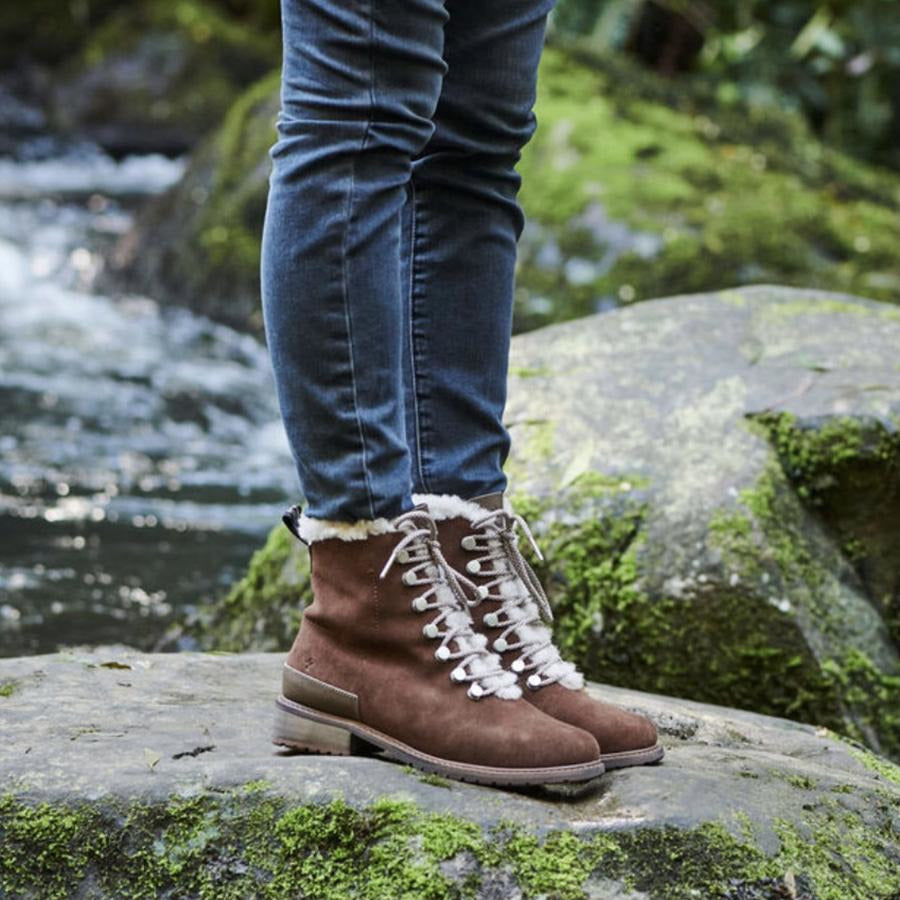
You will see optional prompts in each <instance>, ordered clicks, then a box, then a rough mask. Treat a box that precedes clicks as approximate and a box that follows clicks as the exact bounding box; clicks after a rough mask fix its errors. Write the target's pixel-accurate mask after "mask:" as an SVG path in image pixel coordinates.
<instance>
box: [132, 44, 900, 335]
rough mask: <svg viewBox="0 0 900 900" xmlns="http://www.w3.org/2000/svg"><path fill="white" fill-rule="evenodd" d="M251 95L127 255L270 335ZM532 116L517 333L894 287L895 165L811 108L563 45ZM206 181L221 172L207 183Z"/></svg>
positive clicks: (143, 269)
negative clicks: (565, 323) (578, 321)
mask: <svg viewBox="0 0 900 900" xmlns="http://www.w3.org/2000/svg"><path fill="white" fill-rule="evenodd" d="M268 90H269V92H270V94H269V98H268V100H265V99H264V98H262V96H261V95H260V93H259V90H258V89H254V93H253V95H252V96H253V97H254V98H255V99H256V100H258V101H259V102H260V104H262V106H263V107H264V108H265V110H266V116H268V115H269V112H270V111H271V110H277V106H278V84H277V81H276V80H275V79H274V78H273V80H272V81H271V82H269V87H268ZM247 110H248V101H247V99H246V98H242V99H241V100H240V101H238V104H237V108H236V111H235V112H234V113H233V114H232V115H230V116H229V118H228V120H227V121H226V123H225V125H224V126H223V128H222V132H221V134H220V136H219V137H218V138H217V139H216V140H217V142H218V144H219V145H220V146H221V147H224V148H236V152H232V151H229V150H228V149H226V150H225V152H220V153H218V154H213V155H211V154H210V152H209V148H208V147H204V148H202V149H200V150H198V151H197V155H196V158H195V159H194V160H193V162H192V163H191V166H190V169H189V171H188V174H187V176H186V177H185V180H184V181H183V183H182V184H181V185H180V186H177V187H176V188H175V189H173V192H172V194H170V195H167V196H165V197H163V198H161V199H159V200H158V201H156V202H155V204H154V211H151V212H150V213H149V214H148V216H147V217H146V218H145V219H144V220H143V222H140V223H139V224H138V226H137V230H136V232H135V233H134V234H132V235H130V236H129V237H128V239H127V241H126V245H125V246H126V247H127V248H128V252H126V254H125V255H126V257H129V258H132V257H133V258H135V259H136V260H137V264H136V265H135V266H134V267H133V268H132V269H130V270H129V274H130V275H131V276H132V277H131V278H130V279H129V284H130V285H131V286H133V287H136V288H137V289H138V290H140V291H142V292H145V293H148V294H150V295H151V296H154V297H160V298H164V299H166V300H168V301H170V302H176V303H183V304H187V305H189V306H191V307H194V308H199V309H202V310H203V311H204V312H206V313H208V314H210V315H212V316H214V317H216V318H218V319H221V320H223V321H226V322H228V323H229V324H232V325H235V326H237V327H243V328H248V329H250V330H253V331H255V332H256V333H261V332H262V323H261V317H260V315H259V312H258V307H259V287H258V285H259V244H260V241H259V238H260V234H261V230H262V219H263V213H264V210H265V198H266V192H267V189H268V179H267V178H263V177H261V176H262V174H263V172H265V174H266V175H267V174H268V170H269V160H268V157H267V151H268V148H269V147H270V146H271V144H272V143H273V142H274V139H275V135H274V132H273V131H272V129H271V128H270V127H269V120H268V118H265V119H261V118H260V117H258V116H254V115H247V114H246V112H247ZM536 115H537V119H538V129H537V132H536V134H535V136H534V138H533V139H532V141H531V143H530V144H529V145H528V146H527V147H526V148H525V150H524V153H523V156H522V160H521V162H520V164H519V170H520V172H521V174H522V177H523V186H522V193H521V201H522V205H523V207H524V209H525V212H526V214H527V224H526V231H525V233H524V234H523V236H522V239H521V241H520V244H519V266H518V275H517V279H518V280H517V293H516V313H515V330H516V331H524V330H528V329H531V328H535V327H538V326H541V325H544V324H548V323H550V322H557V321H562V320H566V319H570V318H572V317H574V316H580V315H586V314H589V313H592V312H595V311H597V310H598V309H606V308H609V307H613V306H616V305H620V304H627V303H631V302H634V301H639V300H645V299H647V298H651V297H659V296H663V295H671V294H675V293H679V292H685V291H700V290H714V289H720V288H724V287H731V286H735V285H741V284H746V283H753V282H763V281H765V282H775V283H780V284H791V285H798V286H804V287H806V286H809V287H815V288H828V289H839V290H844V291H849V292H853V293H856V294H859V295H862V296H867V297H871V298H873V299H877V300H884V301H887V302H897V300H898V297H900V255H898V253H897V236H898V235H897V218H898V215H900V176H898V175H897V174H895V173H892V172H889V171H882V170H880V169H878V168H875V167H871V166H867V165H865V164H864V163H861V162H859V161H858V160H854V159H852V158H850V157H847V156H844V155H842V154H840V153H838V152H836V151H834V150H831V149H829V148H828V147H826V146H824V145H823V144H821V143H819V142H818V141H817V140H816V139H815V138H814V137H812V136H811V135H810V133H809V131H808V130H807V129H806V127H805V125H804V124H803V121H802V119H801V118H800V117H799V116H791V115H788V114H785V113H781V112H778V111H777V110H771V109H759V108H755V107H749V106H745V105H742V104H738V105H734V106H724V105H722V104H721V102H720V101H719V100H718V99H717V97H716V96H715V93H714V92H713V91H712V90H711V89H710V88H709V86H707V85H704V84H703V83H701V82H695V81H693V80H691V79H690V78H689V77H687V76H685V77H682V78H679V79H663V78H660V77H658V76H657V75H655V74H653V73H650V72H647V71H645V70H643V69H642V68H641V67H640V66H639V65H637V64H636V63H634V62H632V61H630V60H628V59H627V58H624V57H620V56H617V55H615V54H608V55H605V56H603V57H594V56H592V55H591V54H589V53H585V52H583V51H581V50H579V49H578V48H573V47H569V46H565V47H561V46H556V45H551V46H548V47H547V48H546V50H545V52H544V57H543V61H542V64H541V70H540V76H539V81H538V98H537V105H536ZM272 116H273V117H274V113H272ZM251 151H252V152H251ZM211 167H212V169H213V170H217V169H219V168H221V169H222V171H223V174H221V175H220V174H219V173H218V172H217V171H212V172H210V168H211ZM241 167H245V168H246V169H247V172H246V175H245V177H240V176H239V175H236V173H238V172H239V171H240V169H241ZM198 181H199V182H200V183H201V184H203V185H206V186H208V185H209V184H211V183H213V182H215V184H216V185H218V187H217V188H216V189H215V190H213V191H212V193H209V194H206V193H203V191H200V192H199V193H198V192H197V190H196V186H197V183H198ZM234 183H240V185H241V188H240V190H239V199H238V200H234V199H233V198H232V197H231V196H230V193H229V191H230V188H231V186H232V185H233V184H234ZM235 205H238V206H239V207H240V211H241V214H240V216H239V217H238V224H234V219H235V217H234V216H233V215H232V213H233V212H234V206H235ZM201 207H205V209H201ZM192 210H196V211H197V215H193V214H192V213H191V211H192ZM223 211H224V213H225V216H224V218H223V216H222V214H223ZM220 219H221V220H222V224H221V225H219V226H217V225H216V222H217V221H218V220H220ZM161 223H162V224H161ZM144 261H146V262H144Z"/></svg>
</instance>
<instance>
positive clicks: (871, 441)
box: [753, 413, 900, 645]
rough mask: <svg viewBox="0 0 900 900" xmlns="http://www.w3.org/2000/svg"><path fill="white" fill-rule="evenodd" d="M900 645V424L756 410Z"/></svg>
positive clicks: (783, 463)
mask: <svg viewBox="0 0 900 900" xmlns="http://www.w3.org/2000/svg"><path fill="white" fill-rule="evenodd" d="M753 421H754V422H756V423H757V424H758V425H760V426H761V427H762V428H763V430H764V432H765V434H766V436H767V437H768V438H769V440H770V441H771V443H772V445H773V446H774V448H775V450H776V452H777V454H778V458H779V461H780V463H781V466H782V468H783V469H784V472H785V474H786V475H787V477H788V479H789V480H790V482H791V484H792V485H793V487H794V490H795V491H796V492H797V495H798V496H799V497H800V498H801V499H802V500H803V501H804V502H805V503H806V504H807V505H808V506H810V507H811V508H812V509H813V510H814V511H815V512H816V514H817V515H818V516H819V517H821V519H822V521H823V522H824V524H825V525H826V527H827V528H828V529H829V530H830V531H831V532H832V533H833V534H834V538H835V541H836V542H837V544H838V545H839V546H840V547H841V548H842V549H843V552H844V555H845V556H846V558H847V559H848V561H849V563H850V564H851V565H852V566H853V568H854V569H855V570H856V573H857V575H858V576H859V578H860V580H861V582H862V584H863V585H864V587H865V589H866V591H867V593H868V595H869V597H870V599H871V600H872V603H873V604H874V605H875V607H876V608H877V609H878V610H879V612H881V614H882V616H883V617H884V619H885V622H886V623H887V626H888V630H889V632H890V633H891V636H892V638H893V639H894V641H895V642H896V643H897V644H898V645H900V432H898V431H896V430H889V429H888V428H887V427H886V425H885V423H884V422H881V421H878V420H876V419H871V418H853V417H849V416H838V417H829V418H823V419H811V420H805V421H800V420H798V419H797V417H796V416H793V415H791V414H789V413H777V414H775V413H769V414H765V415H759V416H754V417H753Z"/></svg>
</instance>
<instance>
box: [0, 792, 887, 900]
mask: <svg viewBox="0 0 900 900" xmlns="http://www.w3.org/2000/svg"><path fill="white" fill-rule="evenodd" d="M809 829H810V834H811V835H813V836H814V837H815V840H814V841H809V840H804V835H803V833H802V831H801V830H799V829H797V828H796V827H795V826H794V825H792V824H790V823H787V822H783V823H779V825H778V834H779V838H780V840H781V847H780V850H779V852H778V853H777V855H776V856H774V857H769V856H767V855H766V854H764V853H763V852H762V851H761V850H760V849H759V848H758V847H757V846H756V845H755V843H754V842H753V840H752V839H751V838H750V837H749V836H741V837H735V836H734V835H733V834H732V833H731V832H730V831H729V830H726V828H725V827H723V826H722V825H721V824H719V823H708V824H706V825H703V826H701V827H699V828H695V829H690V830H687V829H685V830H682V829H677V828H673V827H664V828H639V829H635V830H629V831H624V832H610V833H606V832H604V833H597V834H594V835H588V836H578V835H575V834H573V833H571V832H568V831H552V832H550V833H549V834H546V835H544V836H543V837H539V836H537V835H535V834H533V833H531V832H529V831H527V830H526V829H523V828H522V827H520V826H516V825H512V824H500V825H498V826H496V827H494V828H492V829H489V830H487V831H485V830H484V829H483V828H482V827H481V826H479V825H477V824H475V823H473V822H470V821H467V820H465V819H460V818H458V817H455V816H452V815H448V814H438V813H427V812H423V811H422V810H420V809H418V808H417V807H415V806H414V805H412V804H409V803H406V802H400V801H395V800H391V799H382V800H379V801H377V802H375V803H373V804H372V805H371V806H369V807H367V808H365V809H356V808H355V807H353V806H350V805H348V804H347V803H345V802H344V801H342V800H340V799H337V800H333V801H332V802H330V803H328V804H322V805H315V804H310V805H300V806H295V805H291V804H290V803H287V802H286V801H284V800H283V799H281V798H278V797H274V796H272V795H271V794H269V793H267V792H266V791H265V789H260V788H258V787H250V788H249V789H245V790H236V791H231V792H219V793H216V794H202V795H199V796H195V797H190V798H173V799H172V800H171V801H169V802H168V803H159V804H150V805H144V804H128V805H122V804H116V803H114V802H111V801H102V802H98V803H96V804H94V805H90V804H82V805H79V806H71V807H68V806H51V805H48V804H46V803H43V804H41V803H38V804H29V803H25V802H23V801H21V800H18V799H16V798H14V797H11V796H6V797H4V798H2V799H0V837H2V841H0V887H2V888H3V890H4V891H5V892H7V893H9V894H14V895H16V896H30V897H38V896H39V897H42V898H55V897H68V896H73V895H74V894H76V893H78V891H79V890H80V889H81V890H83V889H85V888H87V887H88V886H89V887H90V891H91V894H92V896H109V897H156V896H161V895H168V896H199V897H217V898H218V897H224V898H231V897H233V898H238V897H246V896H259V897H271V898H282V897H283V898H288V897H297V896H304V897H306V896H308V897H316V898H322V900H330V898H334V900H343V898H345V897H349V896H353V897H360V898H372V900H375V898H378V900H382V898H383V900H396V898H410V900H412V898H416V900H420V898H432V900H443V898H461V897H474V896H475V895H476V892H477V891H478V889H479V887H481V886H482V885H483V884H485V883H486V882H487V881H488V879H496V878H497V877H498V876H500V877H506V878H509V879H512V881H513V882H514V883H515V884H516V885H518V887H519V889H520V890H521V891H522V893H523V895H524V896H525V897H538V896H541V897H546V898H559V900H576V898H582V897H586V896H587V887H588V886H589V885H590V883H591V882H592V881H597V880H601V879H602V880H609V881H612V882H614V883H619V884H621V885H623V886H624V887H626V888H627V889H628V890H637V891H644V892H646V893H647V894H648V895H649V896H651V897H667V898H669V897H691V896H776V895H777V894H774V893H769V894H753V893H750V891H751V890H752V889H761V888H763V887H766V886H768V888H769V889H770V891H774V890H775V888H776V887H778V886H779V885H780V886H782V887H783V886H784V884H785V879H786V878H787V877H788V873H791V876H792V877H793V878H794V879H795V880H796V879H801V880H803V881H804V882H805V883H807V884H808V885H809V886H810V888H811V890H813V891H814V892H815V896H816V897H819V898H821V900H831V898H841V900H845V898H852V897H862V896H863V893H862V891H866V893H865V896H866V897H867V898H872V900H874V898H879V897H885V898H886V897H890V896H891V894H892V892H893V891H895V890H897V888H898V887H900V875H898V869H897V868H896V865H895V864H896V845H894V846H893V850H892V844H891V840H892V838H893V837H895V835H893V834H892V833H891V832H890V830H889V826H886V825H882V824H878V825H876V826H875V827H868V828H867V827H865V826H864V825H863V823H862V821H861V820H860V819H859V817H858V816H857V815H856V814H855V813H852V812H850V811H849V810H847V809H845V808H844V807H842V806H840V805H839V804H837V803H831V804H829V805H827V807H824V808H823V809H821V810H818V809H817V810H815V811H813V812H812V813H811V815H810V825H809ZM449 860H456V861H458V862H459V863H460V865H458V866H454V867H449V868H443V867H442V865H441V864H442V863H444V862H446V861H449ZM741 890H744V891H747V892H748V893H746V894H741V893H740V891H741Z"/></svg>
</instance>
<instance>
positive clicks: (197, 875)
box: [0, 647, 900, 900]
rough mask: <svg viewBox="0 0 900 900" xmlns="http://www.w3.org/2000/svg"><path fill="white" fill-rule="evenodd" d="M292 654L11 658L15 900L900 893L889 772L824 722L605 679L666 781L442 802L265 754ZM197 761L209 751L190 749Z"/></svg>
mask: <svg viewBox="0 0 900 900" xmlns="http://www.w3.org/2000/svg"><path fill="white" fill-rule="evenodd" d="M281 660H282V657H281V655H280V654H247V655H235V656H229V655H209V654H192V653H186V654H162V655H152V654H141V653H137V652H135V651H131V650H128V649H126V648H123V647H105V648H96V649H93V650H83V651H82V650H77V649H76V650H72V651H70V652H67V653H64V654H56V655H51V656H38V657H23V658H17V659H5V660H0V682H4V683H14V684H15V685H16V688H15V690H13V691H12V692H10V693H9V694H8V695H0V716H2V720H3V730H4V740H3V742H2V744H0V778H2V783H3V785H4V789H3V793H2V794H0V889H2V891H3V892H4V893H5V894H7V895H10V896H31V897H44V896H50V895H54V896H76V895H82V894H84V895H87V894H89V895H90V896H96V897H119V896H123V895H125V894H126V893H127V894H129V895H131V894H135V895H141V896H143V895H152V896H163V895H165V896H196V895H200V894H214V895H216V896H251V895H256V894H259V893H263V892H264V893H266V895H271V896H298V895H302V896H316V897H329V898H331V897H334V898H339V897H346V896H355V895H357V894H361V895H368V894H364V886H366V887H365V889H366V890H368V891H369V892H370V893H371V892H373V891H374V890H375V886H377V887H378V889H379V891H380V892H378V891H375V892H374V893H373V894H372V895H373V896H384V897H399V896H416V897H419V896H428V897H434V898H444V897H447V898H449V897H454V896H458V894H459V891H460V890H461V889H462V886H463V885H466V886H467V888H466V890H468V891H469V892H470V894H471V895H474V896H478V897H484V898H489V897H491V898H493V897H516V896H521V897H538V896H543V897H560V898H579V897H592V898H604V900H610V898H625V897H629V898H636V897H651V898H652V897H671V896H727V897H741V898H756V897H766V898H772V897H780V896H785V897H797V896H808V897H815V898H821V900H827V898H835V900H836V898H841V900H843V898H848V897H866V898H887V897H890V896H892V894H893V892H895V891H896V890H897V889H898V888H900V879H898V872H900V856H898V848H897V844H896V840H895V837H894V836H895V831H893V830H892V829H896V827H897V812H896V811H897V808H898V800H900V780H898V779H900V773H898V770H897V768H896V767H894V766H892V765H890V764H889V763H886V762H884V761H880V760H878V759H877V758H876V757H874V756H873V755H872V754H870V753H868V752H867V751H864V750H862V749H859V748H855V747H853V746H851V745H850V744H847V743H845V742H843V741H841V740H839V739H837V738H836V737H835V736H833V735H831V734H829V733H827V732H826V731H824V730H821V729H815V728H812V727H810V726H805V725H798V724H795V723H792V722H788V721H785V720H781V719H773V718H767V717H764V716H758V715H753V714H750V713H745V712H740V711H737V710H729V709H723V708H718V707H713V706H706V705H703V704H698V703H691V702H688V701H681V700H672V699H669V698H666V697H660V696H652V695H647V694H638V693H636V692H633V691H626V690H621V689H616V688H611V687H606V686H600V685H593V686H592V687H591V690H592V691H594V692H597V693H598V694H602V695H603V696H605V697H607V698H609V699H611V700H613V701H614V702H618V703H622V704H624V705H627V706H630V707H634V708H638V709H641V710H642V711H644V712H646V713H647V714H648V715H650V716H651V717H653V718H654V719H656V720H658V721H661V720H662V719H664V718H665V717H667V716H668V717H677V718H680V719H685V720H687V719H689V720H692V721H695V722H696V723H697V730H696V732H695V733H694V734H693V735H692V736H690V737H686V738H679V737H673V736H664V742H665V744H666V748H667V755H666V758H665V761H664V762H663V764H662V765H659V766H651V767H644V768H639V769H625V770H620V771H615V772H609V773H607V774H606V775H604V776H603V777H602V778H601V779H600V780H599V781H598V782H597V784H596V785H594V786H593V787H592V788H591V789H590V790H588V791H586V792H584V793H583V794H582V795H581V796H580V797H579V798H577V799H574V800H569V801H566V802H559V801H556V800H553V799H551V798H548V797H547V796H543V795H541V793H540V792H534V791H531V792H525V791H521V792H512V791H500V790H495V789H491V788H484V787H477V786H474V785H466V784H462V783H455V782H454V783H449V784H441V785H436V784H433V783H431V782H430V780H429V779H427V778H424V777H423V776H421V775H420V774H419V773H417V772H416V771H415V770H413V769H410V768H408V767H404V766H401V765H398V764H395V763H392V762H390V761H386V760H382V759H379V758H340V757H316V756H303V755H295V756H291V755H286V754H283V753H281V752H279V751H277V750H276V748H274V747H273V746H271V745H270V744H269V743H268V742H267V729H268V726H269V716H270V713H271V710H272V700H273V697H274V692H275V690H276V685H277V684H278V677H279V676H278V673H279V669H280V665H281ZM197 747H209V748H211V749H209V750H208V751H206V752H202V753H194V752H193V750H194V749H195V748H197Z"/></svg>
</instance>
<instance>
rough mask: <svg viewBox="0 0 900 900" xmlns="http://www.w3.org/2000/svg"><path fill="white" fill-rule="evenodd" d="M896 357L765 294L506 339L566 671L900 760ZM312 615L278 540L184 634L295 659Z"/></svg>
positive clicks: (882, 311)
mask: <svg viewBox="0 0 900 900" xmlns="http://www.w3.org/2000/svg"><path fill="white" fill-rule="evenodd" d="M898 344H900V313H898V311H897V310H896V309H894V308H892V307H890V306H887V305H884V304H878V303H874V302H871V301H866V300H860V299H857V298H854V297H850V296H847V295H839V294H829V293H824V292H816V291H803V290H796V289H791V288H782V287H775V286H756V287H749V288H743V289H741V290H733V291H724V292H721V293H716V294H698V295H687V296H680V297H670V298H664V299H660V300H656V301H648V302H647V303H642V304H637V305H635V306H632V307H628V308H625V309H620V310H616V311H613V312H610V313H606V314H601V315H596V316H593V317H590V318H585V319H582V320H579V321H578V322H573V323H570V324H564V325H558V326H552V327H550V328H547V329H543V330H541V331H539V332H534V333H531V334H528V335H522V336H519V337H516V338H515V339H514V340H513V349H512V357H511V366H510V373H511V377H510V387H509V404H508V408H507V414H506V419H507V422H508V424H509V427H510V430H511V434H512V448H513V449H512V454H511V456H510V459H509V460H508V462H507V467H506V468H507V474H508V476H509V479H510V491H511V494H512V496H513V499H514V502H515V503H516V506H517V509H519V511H520V512H522V513H523V514H525V515H526V517H527V518H528V519H529V521H530V522H531V524H532V526H533V527H534V528H535V530H536V532H537V539H538V541H539V543H540V545H541V548H542V550H543V552H544V554H545V557H546V561H545V562H544V563H543V564H541V565H539V566H538V572H539V574H540V575H541V577H542V579H543V581H544V584H545V585H546V587H547V589H548V592H549V594H550V598H551V601H552V603H553V605H554V608H555V611H556V622H555V632H556V637H557V641H558V643H559V644H560V646H561V647H562V648H563V650H564V651H565V653H566V655H568V656H569V657H570V658H572V659H574V660H576V661H577V662H578V663H579V664H580V665H581V666H582V667H583V668H584V669H585V671H586V672H587V673H588V674H589V675H590V676H591V677H594V678H597V679H598V680H602V681H607V682H611V683H615V684H621V685H627V686H629V687H634V688H640V689H642V690H649V691H656V692H663V693H669V694H674V695H677V696H683V697H691V698H693V699H697V700H703V701H707V702H716V703H721V704H725V705H734V706H739V707H742V708H746V709H754V710H757V711H760V712H766V713H770V714H778V715H783V716H787V717H790V718H795V719H799V720H801V721H806V722H812V723H816V724H820V725H827V726H829V727H831V728H834V729H836V730H839V731H841V732H842V733H844V734H848V735H852V736H854V737H855V738H856V739H859V740H863V741H865V742H866V743H868V744H869V745H870V746H871V747H873V748H875V749H878V750H881V751H882V752H885V753H889V754H897V753H898V752H900V706H898V703H897V697H898V695H900V669H898V654H897V640H898V634H897V627H896V623H897V607H898V592H897V584H898V578H900V553H898V552H897V543H896V541H897V515H898V508H900V438H898V425H900V381H898V378H897V373H896V368H895V367H896V347H897V346H898ZM282 532H284V534H282ZM293 543H294V544H296V542H293ZM308 599H309V576H308V562H307V559H306V557H305V555H303V554H302V552H301V551H300V550H298V549H297V548H296V547H295V546H293V545H292V543H291V541H290V540H288V536H287V532H286V531H284V529H283V528H281V526H277V527H276V528H275V530H274V531H273V534H272V537H271V538H270V541H269V544H268V545H267V547H266V548H264V549H263V550H262V551H260V553H259V554H257V556H256V557H255V558H254V560H253V562H252V564H251V567H250V571H249V573H248V576H247V577H246V578H245V579H244V580H243V581H242V582H241V583H240V584H238V585H237V586H236V587H235V588H234V589H233V591H232V592H231V594H230V596H229V597H228V598H227V599H226V600H225V601H223V602H222V603H221V604H219V605H217V606H215V607H210V608H204V609H202V610H201V611H200V612H199V613H198V621H197V622H196V623H195V624H194V625H193V626H192V627H193V631H194V633H196V634H197V635H198V637H199V639H200V640H201V641H202V642H204V643H205V645H206V646H209V647H216V646H218V647H223V648H225V649H244V648H249V647H259V648H266V649H275V648H280V647H286V646H287V645H288V643H289V641H290V639H291V636H292V634H293V631H294V629H295V628H296V625H297V621H298V618H299V613H300V610H301V608H302V606H303V604H304V603H305V602H306V601H307V600H308ZM664 728H665V729H666V730H667V732H668V733H670V734H672V735H673V736H684V737H687V738H690V737H691V735H692V732H691V729H692V728H693V725H692V723H690V722H689V721H688V722H684V721H680V720H677V719H673V720H671V721H667V722H666V723H665V724H664Z"/></svg>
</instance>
